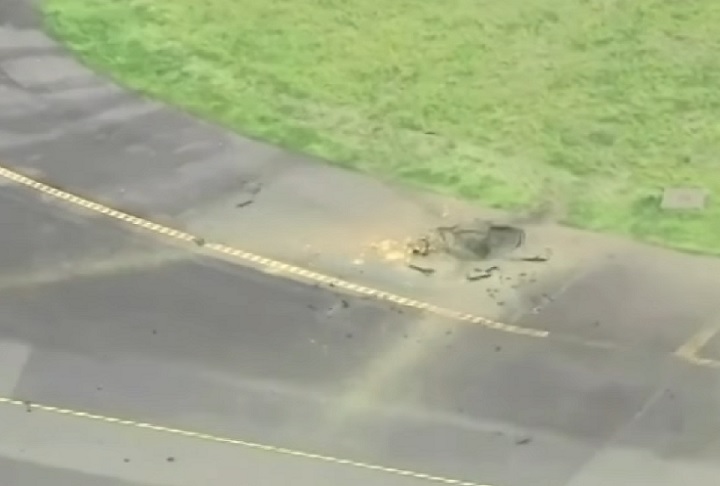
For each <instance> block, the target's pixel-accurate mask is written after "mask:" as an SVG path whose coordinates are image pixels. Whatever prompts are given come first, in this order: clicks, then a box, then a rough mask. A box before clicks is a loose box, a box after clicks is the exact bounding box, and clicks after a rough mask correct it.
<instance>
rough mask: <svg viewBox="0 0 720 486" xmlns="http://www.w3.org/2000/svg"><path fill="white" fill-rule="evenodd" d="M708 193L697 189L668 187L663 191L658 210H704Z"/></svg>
mask: <svg viewBox="0 0 720 486" xmlns="http://www.w3.org/2000/svg"><path fill="white" fill-rule="evenodd" d="M707 198H708V191H707V190H705V189H702V188H699V187H668V188H666V189H664V190H663V195H662V200H661V201H660V209H664V210H697V209H705V205H706V203H707Z"/></svg>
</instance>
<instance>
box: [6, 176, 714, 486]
mask: <svg viewBox="0 0 720 486" xmlns="http://www.w3.org/2000/svg"><path fill="white" fill-rule="evenodd" d="M13 218H15V219H14V220H13ZM0 220H2V221H22V220H25V221H27V220H34V221H38V222H40V223H41V224H37V225H36V226H32V225H26V226H25V227H24V231H25V233H24V235H23V238H22V239H18V238H17V236H16V235H15V236H13V235H14V234H13V231H3V232H1V233H0V248H3V250H4V251H8V252H13V253H12V255H13V258H12V259H11V260H7V261H6V262H7V263H9V264H10V268H11V271H3V274H2V275H3V277H4V278H3V281H2V292H1V293H0V308H1V309H2V319H0V340H1V343H2V346H0V348H2V350H3V353H2V354H3V364H4V372H3V373H2V375H1V376H2V377H3V383H0V389H1V390H2V391H3V393H4V394H5V395H6V396H8V397H12V398H15V399H19V400H23V401H28V402H30V403H38V404H49V405H51V406H55V407H61V408H66V409H70V410H77V411H84V412H90V413H95V414H100V415H103V416H109V417H120V418H129V419H132V420H134V421H138V422H147V423H151V424H158V425H160V426H163V427H170V428H177V429H182V430H190V431H198V432H202V433H203V434H209V435H212V436H214V437H229V438H239V439H241V440H244V441H249V442H253V443H255V442H257V443H262V444H270V445H273V446H277V447H282V448H289V449H293V450H300V451H307V452H309V453H312V454H320V455H323V456H332V457H342V458H351V459H352V460H353V461H359V462H363V463H371V464H380V465H382V466H385V467H388V468H397V469H402V470H408V471H415V472H417V474H429V475H433V476H438V477H447V478H458V479H462V480H466V481H472V482H475V483H478V484H492V485H496V486H500V485H509V486H524V485H528V486H529V485H533V486H537V485H548V486H550V485H558V484H559V485H566V484H567V485H573V486H575V485H583V486H584V485H585V484H594V483H592V482H589V481H592V480H596V479H597V480H600V479H603V480H608V479H613V481H615V483H616V484H638V483H637V482H635V483H630V482H626V483H623V482H622V477H618V476H616V475H615V474H613V473H612V471H613V467H617V468H619V467H620V466H618V464H622V463H623V461H624V462H628V461H627V456H628V455H630V454H634V455H633V456H632V457H636V456H637V457H639V458H640V459H637V460H634V462H632V463H631V464H630V466H624V467H632V469H631V471H632V473H633V474H635V476H634V477H638V476H637V475H638V474H640V477H644V476H642V475H643V474H649V473H650V472H652V471H648V472H644V473H638V470H640V471H641V472H642V471H643V468H644V467H645V466H646V465H647V461H649V460H650V458H652V459H653V460H654V461H661V462H662V463H668V464H670V463H671V464H673V467H675V468H682V467H683V463H684V461H688V460H692V461H699V462H700V463H701V464H703V465H702V467H706V468H712V467H713V458H714V457H717V456H715V454H716V453H717V452H718V451H717V448H716V447H717V445H716V444H717V442H716V432H717V426H718V423H717V419H716V414H715V413H714V410H716V409H717V404H718V401H717V398H718V397H717V391H718V374H717V372H716V371H715V370H711V369H705V368H699V367H692V366H690V365H688V364H686V363H684V362H682V361H680V360H677V359H675V358H672V357H669V356H667V355H666V354H660V353H657V354H655V353H644V352H638V351H637V350H632V349H628V350H622V349H602V348H598V349H592V348H587V347H585V346H582V345H579V344H573V343H564V342H557V341H553V340H550V339H535V338H528V337H522V336H514V335H510V334H504V333H500V332H495V331H492V330H488V329H485V328H482V327H477V326H472V325H468V324H465V323H459V322H453V321H444V320H442V319H439V318H435V317H428V316H422V315H420V314H416V313H413V312H411V311H407V310H403V309H400V308H394V307H392V306H389V305H388V304H384V303H381V302H378V301H374V300H371V299H362V298H357V297H351V296H347V295H342V294H338V293H336V292H334V291H333V290H332V289H324V288H318V287H313V286H309V285H305V284H302V283H299V282H293V281H290V280H285V279H280V278H277V277H275V276H272V275H267V274H263V273H260V272H257V271H255V270H251V269H247V268H243V267H240V266H234V265H231V264H229V263H228V262H226V261H223V260H213V259H211V258H209V257H207V256H205V255H202V254H199V253H197V252H192V251H190V250H187V251H185V252H182V251H180V252H178V250H177V248H174V247H171V248H170V249H169V248H168V246H167V244H166V243H164V242H162V241H157V240H155V239H154V237H149V236H148V235H145V234H142V233H139V232H137V231H136V230H130V229H128V228H126V227H123V226H121V224H120V223H116V222H113V221H112V220H109V219H102V218H99V217H98V216H94V215H92V214H89V213H87V214H86V213H83V212H82V211H78V210H74V211H73V210H71V209H70V208H68V207H63V206H60V205H58V204H57V203H54V202H52V201H48V200H43V199H42V198H40V197H38V195H37V194H34V193H32V192H31V191H29V190H28V189H26V188H20V187H16V186H5V187H3V188H2V191H1V192H0ZM63 232H69V233H71V234H73V235H74V238H75V239H68V240H65V241H66V242H65V243H63V239H62V238H60V237H59V235H62V234H63ZM45 239H47V241H53V242H54V244H53V245H45V246H40V247H38V246H32V245H30V244H28V242H33V241H43V240H45ZM80 241H82V242H83V245H84V246H83V251H81V252H78V251H77V250H78V243H77V242H80ZM108 248H112V251H108ZM168 252H169V253H168ZM167 254H170V255H172V257H169V258H167V259H163V258H161V257H162V256H163V255H167ZM150 256H154V258H149V257H150ZM90 259H95V260H102V261H106V262H109V263H108V264H106V265H95V266H93V265H89V264H88V263H87V262H88V260H90ZM19 261H32V262H34V265H32V266H31V267H29V268H28V271H27V272H25V273H19V272H18V268H17V265H15V266H13V264H14V263H16V262H19ZM136 261H140V262H141V264H136V263H135V262H136ZM143 261H152V262H153V263H152V264H142V262H143ZM38 262H42V265H39V264H38ZM74 262H78V264H79V265H81V266H82V265H84V266H85V267H84V268H88V269H89V270H88V271H86V272H80V273H67V270H66V269H67V268H68V263H69V264H70V266H72V264H73V263H74ZM113 262H115V264H112V263H113ZM59 263H65V265H64V266H63V265H59ZM58 269H60V270H58ZM93 269H94V271H93ZM53 272H55V273H53ZM49 275H50V276H49ZM14 278H15V279H16V283H17V285H14V282H15V280H14ZM0 407H2V406H1V405H0ZM26 413H28V412H26ZM29 413H35V412H29ZM38 416H40V414H38ZM33 417H35V415H33ZM88 426H89V427H91V428H94V429H97V430H98V431H101V430H102V431H104V430H105V428H107V427H108V426H109V425H108V424H100V423H97V424H92V425H88ZM14 430H15V433H18V434H21V432H18V431H17V429H14ZM34 430H38V428H37V427H34ZM35 433H37V432H35ZM103 433H105V432H103ZM108 433H110V434H111V435H112V434H114V432H112V431H108ZM53 434H54V433H53ZM21 435H22V434H21ZM4 437H8V436H4ZM178 439H179V438H178ZM2 440H3V439H0V441H2ZM183 440H186V439H183ZM4 441H5V442H4V443H5V446H6V447H9V446H11V445H12V442H14V441H11V440H10V439H8V438H6V439H4ZM8 441H10V442H11V443H10V444H9V443H8ZM168 441H169V443H170V444H172V443H174V442H173V440H172V438H169V439H168ZM200 442H202V441H200ZM197 447H201V448H202V447H205V446H202V445H198V446H197ZM213 447H215V446H213ZM228 447H229V446H228ZM237 447H238V448H241V447H239V446H237ZM141 450H142V449H141ZM168 454H170V453H169V452H168ZM266 454H268V455H273V453H272V452H266ZM121 456H123V454H122V453H118V454H117V461H118V464H120V463H121V462H122V460H123V459H124V458H123V457H121ZM278 456H279V457H278V459H277V461H279V464H283V463H284V462H285V461H287V460H288V459H286V458H285V456H283V455H282V454H278ZM658 457H660V458H662V460H660V459H658ZM10 459H12V461H17V460H18V457H16V456H13V457H11V458H10ZM297 459H298V458H296V457H294V458H293V462H294V461H296V460H297ZM58 460H59V459H58ZM268 460H270V459H268ZM305 460H307V461H310V462H313V459H305ZM598 461H602V462H603V464H604V465H603V466H602V467H599V466H593V465H594V464H595V463H597V462H598ZM91 462H92V461H91ZM315 462H322V461H315ZM31 463H32V464H34V461H33V460H32V459H31V458H29V459H28V461H26V462H24V463H23V466H18V465H17V464H16V463H15V462H12V463H11V464H13V466H12V468H11V470H17V469H18V468H22V467H24V468H28V467H30V465H29V464H31ZM605 463H607V464H605ZM72 464H73V463H67V465H66V467H69V468H71V469H76V467H75V466H73V465H72ZM54 466H57V464H55V465H54ZM32 467H34V466H32ZM43 467H45V466H43ZM279 467H282V466H279ZM314 467H317V468H319V469H318V473H317V474H322V473H321V471H322V470H323V469H322V466H321V465H317V466H314ZM332 467H333V468H335V467H338V465H336V464H333V465H332ZM345 467H348V468H351V469H352V468H353V466H349V465H348V466H345ZM695 467H699V466H695ZM37 473H38V474H42V473H41V472H37ZM113 474H115V473H113ZM148 474H149V476H148V478H147V479H142V478H141V481H148V484H156V483H154V482H153V480H152V474H150V473H148ZM363 474H367V472H363ZM374 474H378V475H379V476H378V478H377V479H376V480H375V481H377V484H394V483H393V482H392V481H395V480H398V481H407V479H402V478H401V477H400V476H397V475H394V474H392V473H380V472H375V473H374ZM609 474H610V476H608V475H609ZM623 474H627V473H625V472H624V473H623ZM111 476H112V475H111ZM380 476H383V477H380ZM384 476H387V477H384ZM396 476H397V477H396ZM112 477H116V478H118V477H120V476H117V475H115V476H112ZM171 477H172V475H171ZM183 477H184V476H182V475H178V476H177V478H176V479H170V482H169V483H158V484H188V483H187V482H183V481H186V479H183ZM648 477H649V476H648ZM584 478H590V479H584ZM327 479H328V481H334V480H335V478H334V476H333V474H332V473H331V471H329V470H328V471H327ZM136 480H137V479H136ZM664 480H665V481H666V482H664V483H661V482H656V483H655V484H668V485H670V484H677V483H672V482H667V481H669V480H668V479H667V478H665V479H664ZM172 481H177V482H175V483H173V482H172ZM226 481H227V482H226V483H222V482H221V483H220V484H237V483H236V480H235V479H234V478H230V479H228V480H226ZM268 481H269V482H267V483H266V484H276V483H273V479H269V480H268ZM370 481H373V480H372V479H370ZM417 481H420V482H422V480H421V479H417ZM583 481H585V482H583ZM140 484H143V483H142V482H141V483H140ZM196 484H197V483H196ZM258 484H262V483H258ZM315 484H323V483H322V482H316V483H315ZM327 484H330V482H328V483H327ZM398 484H400V483H398ZM708 484H709V483H708Z"/></svg>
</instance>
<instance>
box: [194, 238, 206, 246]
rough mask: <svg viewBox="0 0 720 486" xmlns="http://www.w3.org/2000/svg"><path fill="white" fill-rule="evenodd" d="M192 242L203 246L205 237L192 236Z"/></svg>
mask: <svg viewBox="0 0 720 486" xmlns="http://www.w3.org/2000/svg"><path fill="white" fill-rule="evenodd" d="M193 243H195V244H196V245H197V246H203V245H205V238H200V237H199V236H196V237H195V238H193Z"/></svg>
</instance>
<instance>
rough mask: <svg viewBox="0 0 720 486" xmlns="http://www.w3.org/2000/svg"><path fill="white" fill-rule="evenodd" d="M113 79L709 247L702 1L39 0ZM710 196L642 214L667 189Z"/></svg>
mask: <svg viewBox="0 0 720 486" xmlns="http://www.w3.org/2000/svg"><path fill="white" fill-rule="evenodd" d="M44 8H45V11H46V14H47V22H48V24H49V26H50V28H51V29H52V30H53V31H54V32H55V33H56V34H57V35H58V36H59V37H61V38H62V39H64V40H65V41H66V42H67V44H68V45H69V46H70V47H71V48H72V49H74V50H75V51H77V52H78V54H79V55H80V56H81V57H82V58H83V59H85V60H86V61H87V62H88V63H89V64H91V65H93V66H97V67H99V68H102V69H105V70H107V71H109V72H110V73H112V75H114V76H115V77H116V78H117V79H119V80H121V81H122V82H124V83H125V84H127V85H128V86H131V87H133V88H135V89H139V90H142V91H144V92H147V93H149V94H151V95H154V96H156V97H159V98H162V99H165V100H167V101H169V102H171V103H174V104H177V105H180V106H183V107H185V108H187V109H189V110H191V111H193V112H195V113H198V114H200V115H202V116H205V117H207V118H210V119H213V120H216V121H219V122H221V123H223V124H225V125H227V126H229V127H231V128H233V129H236V130H237V131H239V132H242V133H245V134H248V135H251V136H255V137H260V138H263V139H267V140H269V141H272V142H276V143H279V144H281V145H284V146H286V147H290V148H293V149H296V150H299V151H303V152H306V153H310V154H315V155H318V156H321V157H323V158H326V159H328V160H331V161H334V162H335V163H337V164H339V165H342V166H345V167H349V168H355V169H358V170H362V171H365V172H368V173H371V174H376V175H381V176H388V177H391V178H393V179H398V180H402V181H406V182H409V183H413V184H419V185H422V186H425V187H430V188H433V189H435V190H439V191H442V192H448V193H453V194H457V195H460V196H462V197H464V198H468V199H472V200H477V201H479V202H482V203H484V204H487V205H491V206H494V207H500V208H507V209H518V208H533V207H538V206H543V205H547V204H549V203H552V204H554V205H555V206H557V207H561V208H564V211H565V222H566V223H568V224H571V225H576V226H580V227H584V228H590V229H595V230H602V231H610V232H615V233H620V234H626V235H631V236H634V237H636V238H640V239H643V240H647V241H652V242H658V243H663V244H666V245H670V246H674V247H678V248H683V249H686V250H692V251H703V252H708V253H716V254H720V204H718V201H717V198H718V196H720V55H719V54H718V53H719V52H720V1H718V0H688V1H680V0H632V1H624V0H453V1H450V2H439V1H428V0H393V1H380V0H203V1H194V2H191V1H181V0H122V1H108V0H46V3H45V7H44ZM673 185H691V186H701V187H704V188H706V189H707V190H709V191H710V192H711V194H712V196H711V199H710V205H709V207H708V208H707V209H706V210H704V211H702V212H699V213H685V214H669V213H664V212H661V211H660V210H659V209H658V199H659V195H660V191H661V189H662V188H663V187H665V186H673Z"/></svg>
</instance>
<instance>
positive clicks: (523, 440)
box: [515, 437, 532, 445]
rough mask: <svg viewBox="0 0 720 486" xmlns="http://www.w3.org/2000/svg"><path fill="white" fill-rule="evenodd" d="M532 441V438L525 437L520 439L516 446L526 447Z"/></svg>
mask: <svg viewBox="0 0 720 486" xmlns="http://www.w3.org/2000/svg"><path fill="white" fill-rule="evenodd" d="M531 441H532V438H531V437H523V438H522V439H518V440H516V441H515V444H516V445H525V444H529V443H530V442H531Z"/></svg>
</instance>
